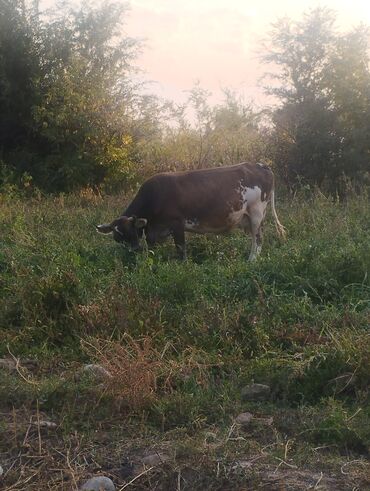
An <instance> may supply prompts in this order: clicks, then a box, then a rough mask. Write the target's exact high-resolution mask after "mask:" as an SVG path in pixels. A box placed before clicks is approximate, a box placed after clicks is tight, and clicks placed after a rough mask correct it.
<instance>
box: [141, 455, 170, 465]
mask: <svg viewBox="0 0 370 491" xmlns="http://www.w3.org/2000/svg"><path fill="white" fill-rule="evenodd" d="M169 459H170V457H169V455H166V454H164V453H153V454H150V455H146V456H145V457H143V458H142V461H141V462H142V464H143V465H144V466H145V467H155V466H157V465H161V464H163V463H164V462H166V461H167V460H169Z"/></svg>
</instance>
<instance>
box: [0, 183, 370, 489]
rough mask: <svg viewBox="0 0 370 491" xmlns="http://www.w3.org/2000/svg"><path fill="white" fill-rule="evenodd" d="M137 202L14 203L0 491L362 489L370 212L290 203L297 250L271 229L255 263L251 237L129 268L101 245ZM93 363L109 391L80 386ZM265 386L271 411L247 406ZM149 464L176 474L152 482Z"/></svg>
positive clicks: (126, 259) (112, 247) (4, 219)
mask: <svg viewBox="0 0 370 491" xmlns="http://www.w3.org/2000/svg"><path fill="white" fill-rule="evenodd" d="M124 201H125V199H124V198H122V197H119V196H116V197H104V198H102V197H99V196H96V195H94V194H93V193H91V192H88V191H86V192H84V193H81V194H80V195H73V196H60V197H55V198H51V197H50V198H43V199H39V200H28V201H25V200H14V199H13V200H11V201H7V200H5V199H4V200H3V202H2V203H1V207H0V234H1V237H2V240H1V243H0V357H2V358H5V359H7V360H9V363H13V365H14V367H13V370H7V369H5V368H0V411H1V413H2V422H1V424H0V455H1V457H0V464H1V465H2V466H3V467H4V470H5V476H4V477H3V482H4V484H5V489H8V488H9V489H14V490H20V489H29V490H33V489H35V490H36V489H41V488H42V489H54V490H56V489H58V490H60V489H66V490H67V489H71V488H72V489H77V487H78V484H79V483H80V482H81V480H83V479H84V478H86V477H87V476H89V475H90V474H93V473H99V472H103V473H105V474H106V475H111V476H112V477H113V478H114V480H115V482H116V483H118V484H117V485H119V484H121V485H122V486H123V485H125V483H126V484H128V483H129V482H130V481H131V480H132V479H133V476H138V475H139V474H140V473H141V472H144V473H143V474H142V476H141V477H138V478H137V479H135V481H134V482H132V483H131V484H130V485H129V488H131V489H212V490H213V489H223V490H226V489H239V488H240V489H258V488H261V489H264V488H263V486H265V489H285V488H284V487H282V486H286V489H308V487H309V486H312V487H313V486H317V487H316V489H355V488H356V487H357V489H365V488H366V486H367V485H368V484H369V482H368V480H367V478H368V467H367V458H368V456H369V450H370V400H369V381H370V331H369V319H370V314H369V313H370V309H369V307H370V282H369V272H370V240H369V237H370V212H369V203H368V199H367V197H366V196H360V197H359V196H354V197H352V198H349V199H348V201H347V202H346V203H338V202H333V201H332V200H329V199H326V198H325V197H324V196H322V195H321V194H313V195H310V196H306V197H303V196H296V197H294V198H289V199H286V200H285V201H284V202H282V203H279V206H278V211H279V215H280V219H281V221H282V223H283V224H284V225H285V226H286V227H287V229H288V239H287V241H286V242H281V241H280V240H279V239H278V238H277V237H276V234H275V230H274V227H273V226H272V224H271V220H269V219H268V220H267V224H266V228H265V241H264V247H263V252H262V256H261V258H260V259H259V260H258V261H256V262H255V263H248V262H247V261H246V256H247V252H248V249H249V245H250V242H249V239H247V238H246V237H244V236H243V234H242V233H235V234H232V235H230V236H223V237H215V236H193V237H189V239H188V252H189V260H188V261H187V262H184V263H182V262H178V261H177V260H175V259H174V256H175V252H174V246H173V244H172V243H171V242H169V243H166V244H164V245H163V246H160V247H158V248H156V249H155V250H153V251H148V250H147V251H145V252H144V253H142V254H141V255H134V254H132V253H130V252H129V251H128V250H126V249H124V248H123V247H121V246H119V245H117V244H116V243H114V242H113V241H112V240H111V239H109V238H106V237H103V236H101V235H98V234H96V233H95V231H94V225H95V224H96V223H102V222H105V221H109V220H110V219H111V218H112V217H114V216H116V215H117V214H118V213H119V212H120V211H121V210H122V208H123V204H124ZM17 362H18V363H17ZM87 363H98V364H100V365H102V366H103V367H105V368H106V369H107V370H108V371H109V372H110V373H111V374H112V379H111V380H105V381H104V380H103V381H100V382H99V381H97V380H96V379H95V378H94V377H90V376H88V374H83V375H81V373H82V372H81V369H82V368H81V367H83V365H84V364H87ZM253 381H254V382H259V383H265V384H268V385H270V387H271V397H270V399H269V400H267V401H265V402H251V401H245V400H243V399H242V397H241V392H242V391H241V389H242V388H243V387H244V386H245V385H247V384H248V383H251V382H253ZM242 411H249V412H251V413H253V415H254V419H253V420H252V423H251V425H250V426H248V427H247V428H242V427H239V426H238V425H235V424H234V422H233V419H234V418H235V416H236V415H237V414H238V413H240V412H242ZM271 418H272V420H271ZM40 421H41V422H42V421H54V422H56V424H57V427H56V429H51V428H48V427H47V426H45V425H44V426H43V425H42V424H41V423H40ZM149 450H151V451H153V452H154V451H155V452H162V453H163V452H165V453H167V454H168V455H169V456H170V457H169V458H168V459H167V460H166V462H165V463H163V465H161V466H160V468H158V467H153V469H151V470H150V471H148V470H147V469H144V471H143V469H142V468H141V467H140V462H141V461H142V459H143V455H144V454H143V452H144V453H145V452H147V451H149ZM123 454H125V456H126V457H125V459H124V461H123V460H122V455H123ZM135 466H136V467H135ZM51 469H54V470H51ZM135 469H136V471H135ZM21 471H22V472H21ZM135 472H136V473H135ZM320 473H322V474H320ZM333 476H334V477H333ZM0 479H1V478H0ZM176 486H177V487H176ZM238 486H239V487H238ZM243 486H246V487H244V488H243ZM274 486H275V487H274ZM279 486H280V487H279ZM289 486H290V487H289Z"/></svg>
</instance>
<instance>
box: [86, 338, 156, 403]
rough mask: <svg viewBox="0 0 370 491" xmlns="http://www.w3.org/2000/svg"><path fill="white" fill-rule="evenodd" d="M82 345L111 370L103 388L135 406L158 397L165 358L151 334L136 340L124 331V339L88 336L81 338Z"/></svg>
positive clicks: (103, 365) (108, 370) (97, 360)
mask: <svg viewBox="0 0 370 491" xmlns="http://www.w3.org/2000/svg"><path fill="white" fill-rule="evenodd" d="M82 346H83V349H84V350H85V351H86V352H87V353H88V354H89V355H90V356H91V357H92V358H93V359H94V360H96V362H97V363H98V364H99V365H100V366H102V367H103V368H104V369H105V370H106V371H107V372H108V373H109V374H110V377H107V378H106V381H105V383H104V392H106V393H108V394H110V395H112V396H113V397H115V398H117V399H118V400H120V402H122V403H123V404H124V405H127V406H128V407H129V408H130V409H132V410H136V409H141V408H143V407H145V406H146V405H147V404H149V403H151V402H153V401H154V400H155V398H156V391H157V379H158V377H159V376H160V375H161V374H162V373H163V372H164V371H165V362H163V361H162V360H161V357H160V354H159V353H158V352H157V351H156V350H155V349H154V348H153V342H152V339H151V338H149V337H144V338H142V339H141V340H135V339H133V338H132V337H131V336H129V335H125V336H124V339H123V341H122V342H121V343H118V342H116V341H110V340H101V339H89V340H88V341H86V340H84V341H82Z"/></svg>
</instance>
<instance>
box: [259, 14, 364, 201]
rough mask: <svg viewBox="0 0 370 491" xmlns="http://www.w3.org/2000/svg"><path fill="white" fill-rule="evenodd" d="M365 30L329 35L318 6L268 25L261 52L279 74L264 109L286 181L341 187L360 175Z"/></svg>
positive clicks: (330, 20)
mask: <svg viewBox="0 0 370 491" xmlns="http://www.w3.org/2000/svg"><path fill="white" fill-rule="evenodd" d="M368 39H369V30H368V29H367V28H365V27H362V26H360V27H358V28H356V29H354V30H353V31H351V32H349V33H346V34H337V32H336V30H335V15H334V13H333V12H332V11H329V10H328V9H326V8H318V9H315V10H312V11H310V12H308V13H307V14H305V16H304V18H303V20H302V21H301V22H293V21H291V20H288V19H283V20H280V21H278V22H277V23H275V24H274V25H273V29H272V33H271V42H272V45H271V47H270V48H269V50H268V54H267V55H266V56H264V61H265V62H266V63H273V64H274V65H275V66H277V67H278V68H279V73H272V74H269V76H270V78H271V79H272V80H273V82H274V83H275V85H273V86H269V87H267V88H266V90H267V92H268V93H269V94H271V95H273V96H275V97H276V98H277V99H278V100H279V101H280V106H279V107H277V108H276V109H275V110H274V111H273V113H272V124H273V128H274V131H273V135H272V141H273V144H274V152H273V153H274V160H275V164H276V167H277V170H278V172H279V173H280V175H281V176H282V177H283V179H284V180H285V181H286V183H287V184H288V185H289V186H290V187H292V186H295V185H297V184H298V183H300V182H302V181H303V182H306V183H309V184H314V185H319V186H320V187H324V188H325V189H328V190H329V191H330V192H333V193H337V192H339V193H341V194H343V193H344V191H345V185H346V183H348V181H351V182H352V183H355V182H356V181H363V180H364V179H366V171H367V169H368V166H369V158H370V139H369V131H370V106H369V88H370V71H369V58H368Z"/></svg>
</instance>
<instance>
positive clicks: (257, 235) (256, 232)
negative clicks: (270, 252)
mask: <svg viewBox="0 0 370 491" xmlns="http://www.w3.org/2000/svg"><path fill="white" fill-rule="evenodd" d="M265 210H266V207H265V206H255V207H253V208H252V209H250V210H249V221H250V229H251V230H250V231H251V235H252V247H251V252H250V254H249V258H248V260H249V261H254V260H255V259H257V256H258V255H259V254H260V253H261V250H262V222H263V219H264V216H265Z"/></svg>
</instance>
